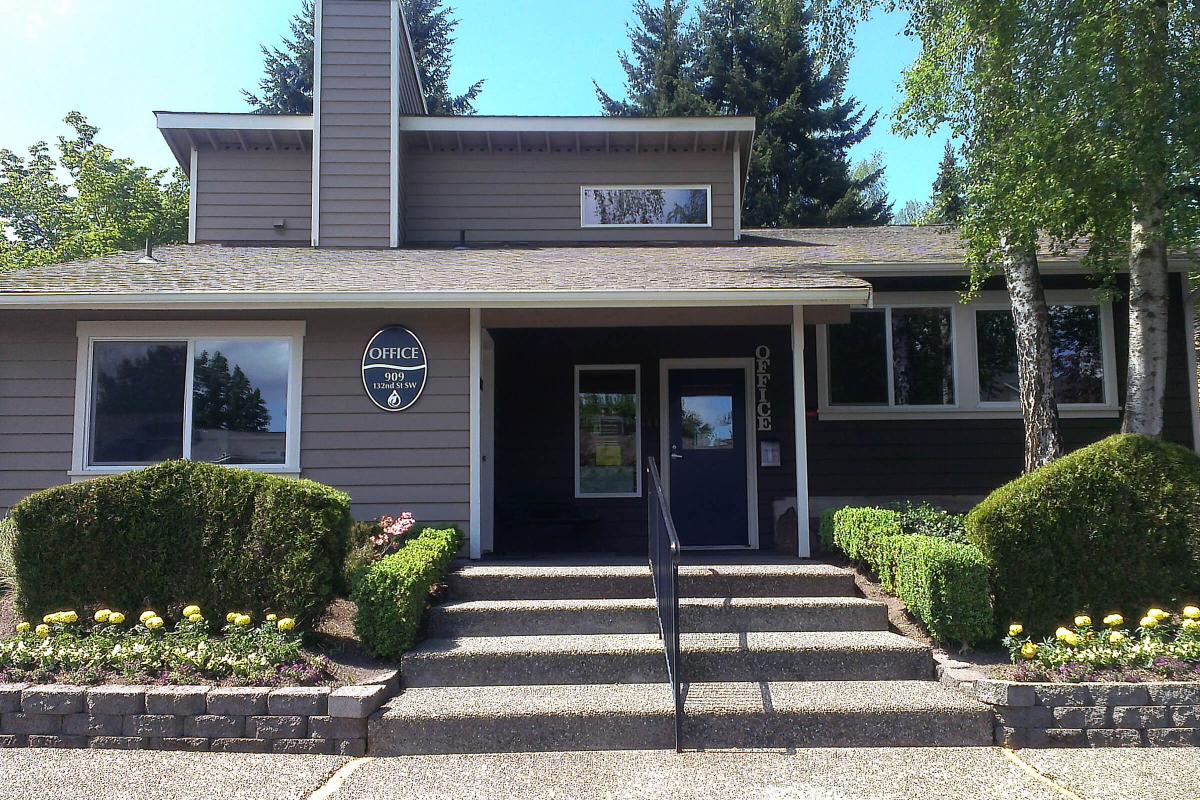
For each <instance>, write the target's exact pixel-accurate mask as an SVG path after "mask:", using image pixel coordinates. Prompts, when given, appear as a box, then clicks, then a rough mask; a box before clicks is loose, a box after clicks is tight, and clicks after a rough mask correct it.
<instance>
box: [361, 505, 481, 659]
mask: <svg viewBox="0 0 1200 800" xmlns="http://www.w3.org/2000/svg"><path fill="white" fill-rule="evenodd" d="M462 543H463V535H462V533H461V532H460V531H459V530H458V529H457V528H454V527H450V528H425V529H424V530H422V531H421V533H420V534H418V535H417V537H416V538H415V539H410V540H409V541H407V542H405V543H404V545H403V546H401V548H400V550H399V551H397V552H396V553H393V554H392V555H390V556H384V557H383V558H381V559H379V560H378V561H376V562H375V563H374V564H371V565H370V566H369V567H367V568H366V570H365V571H363V573H362V574H361V576H360V577H359V578H358V581H357V583H356V584H355V586H354V592H353V593H352V594H351V596H350V599H352V600H353V601H354V602H355V603H356V604H357V605H358V612H357V613H356V614H355V615H354V630H355V632H356V633H357V634H358V638H359V639H361V640H362V643H363V644H364V645H365V646H366V647H367V649H369V650H370V651H371V652H373V653H374V654H375V655H377V656H379V657H380V658H392V659H395V658H400V656H402V655H403V654H404V652H405V651H406V650H409V649H410V648H411V647H412V646H413V645H414V644H416V642H417V637H418V636H419V635H420V631H421V621H422V619H423V618H424V616H425V605H426V602H427V601H428V599H429V590H430V588H431V587H432V586H433V585H434V584H435V583H438V582H439V581H441V580H442V579H443V578H445V576H446V570H447V569H448V568H449V566H450V562H451V561H453V560H454V556H455V555H457V554H458V549H459V548H460V547H461V546H462Z"/></svg>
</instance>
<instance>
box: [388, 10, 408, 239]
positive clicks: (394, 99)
mask: <svg viewBox="0 0 1200 800" xmlns="http://www.w3.org/2000/svg"><path fill="white" fill-rule="evenodd" d="M403 14H404V12H403V10H402V9H401V8H400V0H392V2H391V37H392V41H391V71H390V73H389V75H390V78H389V80H390V81H391V87H392V89H391V91H390V92H389V93H388V104H389V109H388V117H389V124H390V126H391V133H390V136H391V140H392V141H391V163H390V164H389V168H388V172H389V176H388V195H389V196H388V201H389V202H388V229H389V235H388V238H389V244H390V245H391V246H392V247H399V246H400V103H399V92H400V24H401V20H402V18H403ZM406 35H407V34H406Z"/></svg>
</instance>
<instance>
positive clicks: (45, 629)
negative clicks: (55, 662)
mask: <svg viewBox="0 0 1200 800" xmlns="http://www.w3.org/2000/svg"><path fill="white" fill-rule="evenodd" d="M33 632H34V633H36V634H37V635H38V636H39V637H41V638H43V639H45V638H46V637H47V636H49V635H50V626H49V625H47V624H45V623H42V624H41V625H38V626H37V627H36V628H34V629H33Z"/></svg>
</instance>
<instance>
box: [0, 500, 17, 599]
mask: <svg viewBox="0 0 1200 800" xmlns="http://www.w3.org/2000/svg"><path fill="white" fill-rule="evenodd" d="M16 546H17V524H16V523H15V522H13V519H12V517H5V518H4V519H0V592H9V591H12V590H13V589H15V588H16V586H17V563H16V561H15V560H14V554H13V551H14V549H15V548H16Z"/></svg>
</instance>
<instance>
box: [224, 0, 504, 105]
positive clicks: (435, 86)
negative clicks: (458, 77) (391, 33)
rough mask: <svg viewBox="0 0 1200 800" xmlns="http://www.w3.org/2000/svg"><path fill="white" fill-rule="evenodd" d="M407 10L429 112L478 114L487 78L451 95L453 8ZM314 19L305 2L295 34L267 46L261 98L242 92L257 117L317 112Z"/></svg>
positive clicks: (411, 5)
mask: <svg viewBox="0 0 1200 800" xmlns="http://www.w3.org/2000/svg"><path fill="white" fill-rule="evenodd" d="M403 8H404V18H405V20H406V21H407V23H408V32H409V36H410V37H411V38H412V44H413V54H414V56H415V57H416V60H417V68H418V71H419V72H420V74H421V85H422V87H423V88H424V90H425V104H426V106H427V107H428V109H429V113H430V114H473V113H475V107H474V102H475V99H476V98H477V97H479V93H480V91H482V90H483V81H482V80H479V81H476V82H475V83H473V84H471V85H470V86H469V87H468V88H467V90H466V91H465V92H463V93H462V94H460V95H453V94H451V93H450V66H451V60H452V57H453V53H452V51H453V49H454V29H455V28H456V27H458V20H457V19H455V18H454V17H453V14H454V9H453V8H452V7H449V6H443V0H403ZM314 19H315V18H314V9H313V0H302V4H301V7H300V13H298V14H297V15H296V16H294V17H293V18H292V20H291V23H290V26H291V30H292V35H291V37H290V38H284V40H283V47H282V48H280V47H267V46H266V45H263V47H262V53H263V70H264V73H265V74H264V75H263V78H262V80H261V81H260V82H259V91H260V94H257V95H256V94H254V93H252V92H248V91H245V90H243V91H242V94H243V96H245V98H246V102H248V103H249V104H250V106H251V107H252V108H253V109H254V111H255V112H256V113H260V114H311V113H312V110H313V62H314V52H315V49H316V41H315V33H314Z"/></svg>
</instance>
